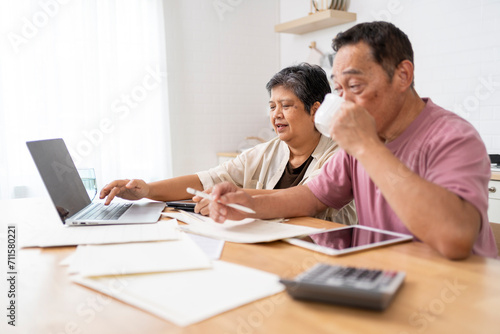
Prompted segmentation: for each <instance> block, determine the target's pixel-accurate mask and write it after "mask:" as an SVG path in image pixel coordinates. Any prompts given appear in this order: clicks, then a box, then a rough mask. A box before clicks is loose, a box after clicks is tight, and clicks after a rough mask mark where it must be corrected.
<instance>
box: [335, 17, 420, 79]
mask: <svg viewBox="0 0 500 334" xmlns="http://www.w3.org/2000/svg"><path fill="white" fill-rule="evenodd" d="M359 42H365V43H366V44H368V46H369V47H370V48H371V50H372V56H373V59H374V60H375V62H376V63H378V64H379V65H380V66H382V68H383V69H384V70H385V72H386V73H387V75H388V76H389V79H391V80H392V77H393V76H394V71H395V70H396V67H398V65H399V64H400V63H401V62H402V61H403V60H409V61H410V62H411V63H412V64H413V65H414V66H415V64H414V62H413V48H412V47H411V43H410V40H409V39H408V36H406V34H405V33H404V32H402V31H401V30H400V29H399V28H397V27H396V26H395V25H394V24H392V23H389V22H383V21H377V22H367V23H360V24H357V25H355V26H354V27H352V28H350V29H349V30H347V31H344V32H340V33H339V34H338V35H337V37H335V38H334V39H333V42H332V48H333V50H334V51H335V52H337V51H338V50H339V49H340V48H342V47H343V46H346V45H353V44H357V43H359ZM412 87H413V83H412Z"/></svg>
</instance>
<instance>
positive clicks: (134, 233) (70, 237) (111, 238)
mask: <svg viewBox="0 0 500 334" xmlns="http://www.w3.org/2000/svg"><path fill="white" fill-rule="evenodd" d="M176 239H179V231H178V230H177V221H176V220H175V219H172V220H160V221H158V222H157V223H155V224H129V225H100V226H64V225H62V224H60V225H53V226H50V227H49V226H46V227H43V228H36V229H32V230H30V231H27V230H24V235H23V238H22V239H21V240H20V244H21V247H53V246H73V245H91V244H94V245H95V244H112V243H125V242H144V241H157V240H176Z"/></svg>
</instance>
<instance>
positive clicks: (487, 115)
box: [280, 0, 500, 153]
mask: <svg viewBox="0 0 500 334" xmlns="http://www.w3.org/2000/svg"><path fill="white" fill-rule="evenodd" d="M280 3H281V12H280V22H286V21H290V20H293V19H296V18H299V17H302V16H305V15H307V13H308V12H309V2H308V1H306V0H280ZM348 11H350V12H355V13H357V18H358V19H357V21H356V22H353V23H348V24H344V25H341V26H337V27H332V28H328V29H324V30H321V31H317V32H312V33H308V34H304V35H291V34H281V39H280V45H281V66H288V65H290V64H293V63H297V62H301V61H305V60H306V59H307V56H308V54H309V52H310V51H309V48H308V45H309V44H310V42H311V41H316V42H317V47H318V48H319V49H320V50H322V51H323V52H325V53H331V52H332V50H331V40H332V38H333V37H335V35H336V34H337V33H338V32H340V31H344V30H347V29H348V28H350V27H351V26H353V25H355V24H356V23H360V22H368V21H375V20H384V21H389V22H392V23H394V24H395V25H396V26H398V27H399V28H400V29H401V30H403V31H404V32H405V33H406V34H407V35H408V37H409V38H410V41H411V42H412V45H413V50H414V53H415V86H416V89H417V92H418V93H419V95H420V96H422V97H431V98H432V100H433V101H434V102H436V103H437V104H439V105H441V106H442V107H445V108H447V109H449V110H452V111H455V112H457V113H458V114H460V115H461V116H462V117H464V118H466V119H467V120H468V121H470V122H471V123H472V124H473V125H474V126H475V127H476V129H478V131H479V133H480V134H481V136H482V138H483V140H484V141H485V144H486V147H487V149H488V151H489V153H500V37H499V36H500V1H498V0H479V1H470V0H433V1H431V0H389V1H384V0H351V4H350V8H349V10H348Z"/></svg>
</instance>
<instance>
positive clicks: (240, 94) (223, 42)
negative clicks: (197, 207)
mask: <svg viewBox="0 0 500 334" xmlns="http://www.w3.org/2000/svg"><path fill="white" fill-rule="evenodd" d="M165 16H166V21H167V27H166V29H167V33H166V35H167V53H168V54H167V72H168V85H169V104H170V124H171V128H170V131H171V134H172V145H173V147H172V152H173V174H174V176H178V175H183V174H186V173H193V172H196V171H200V170H205V169H208V168H210V167H213V166H216V165H217V156H216V153H217V152H228V151H236V150H237V149H238V146H239V144H240V143H242V142H244V140H245V138H246V137H248V136H256V135H257V134H258V133H259V131H261V129H263V128H269V127H270V126H269V118H268V112H267V110H268V100H269V96H268V94H267V91H266V89H265V85H266V83H267V82H268V80H269V79H270V78H271V76H272V75H273V74H274V73H276V72H277V71H278V70H279V39H278V36H277V34H275V33H274V25H275V24H277V23H278V20H279V3H278V0H272V1H270V0H253V1H250V0H194V1H170V0H168V1H165ZM166 131H168V129H166Z"/></svg>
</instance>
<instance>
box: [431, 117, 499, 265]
mask: <svg viewBox="0 0 500 334" xmlns="http://www.w3.org/2000/svg"><path fill="white" fill-rule="evenodd" d="M440 134H441V135H440V136H436V138H435V139H434V140H433V141H432V142H430V143H428V145H430V146H431V148H430V149H429V150H428V152H429V154H428V156H427V157H426V160H427V164H428V168H427V172H426V175H425V176H424V178H425V179H426V180H428V181H430V182H433V183H435V184H438V185H440V186H442V187H444V188H446V189H448V190H449V191H451V192H453V193H455V194H456V195H457V196H459V197H460V198H462V199H463V200H465V201H467V202H469V203H470V204H472V205H473V206H474V207H475V208H476V209H477V210H478V212H479V214H480V216H481V228H480V232H479V234H478V237H477V240H476V242H475V244H474V247H473V252H474V254H478V255H481V256H495V255H496V250H495V248H496V247H495V246H494V240H493V238H492V235H491V233H490V231H489V230H488V229H489V220H488V182H489V178H490V175H491V167H490V161H489V158H488V155H487V151H486V148H485V146H484V144H483V142H482V140H481V138H480V136H479V134H478V133H477V132H476V130H475V129H474V128H473V127H472V126H470V125H468V124H467V125H464V121H463V120H461V119H454V120H451V121H449V122H447V125H443V127H440Z"/></svg>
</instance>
